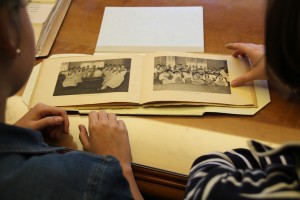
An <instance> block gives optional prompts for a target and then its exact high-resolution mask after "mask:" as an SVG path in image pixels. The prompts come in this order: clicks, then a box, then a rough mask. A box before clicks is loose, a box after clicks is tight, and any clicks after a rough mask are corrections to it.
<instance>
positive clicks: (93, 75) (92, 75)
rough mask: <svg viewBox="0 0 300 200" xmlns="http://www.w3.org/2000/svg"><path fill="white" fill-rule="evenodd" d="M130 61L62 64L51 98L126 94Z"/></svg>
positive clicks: (117, 60)
mask: <svg viewBox="0 0 300 200" xmlns="http://www.w3.org/2000/svg"><path fill="white" fill-rule="evenodd" d="M130 68H131V59H129V58H123V59H111V60H97V61H84V62H66V63H62V65H61V68H60V72H59V74H58V77H57V82H56V86H55V89H54V94H53V96H63V95H76V94H95V93H112V92H128V88H129V79H130Z"/></svg>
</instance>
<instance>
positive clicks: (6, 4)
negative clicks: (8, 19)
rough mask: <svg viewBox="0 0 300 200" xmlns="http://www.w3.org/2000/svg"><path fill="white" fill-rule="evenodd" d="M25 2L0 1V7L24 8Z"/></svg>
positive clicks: (16, 0)
mask: <svg viewBox="0 0 300 200" xmlns="http://www.w3.org/2000/svg"><path fill="white" fill-rule="evenodd" d="M29 2H30V1H27V0H0V7H4V6H26V4H27V3H29Z"/></svg>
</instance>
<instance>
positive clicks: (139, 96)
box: [25, 52, 270, 115]
mask: <svg viewBox="0 0 300 200" xmlns="http://www.w3.org/2000/svg"><path fill="white" fill-rule="evenodd" d="M247 70H248V67H247V64H246V62H245V61H244V60H243V59H239V58H234V57H232V56H230V55H212V54H192V53H181V52H157V53H149V54H146V55H145V54H144V55H143V54H133V53H126V54H125V53H123V54H115V53H114V54H104V55H101V54H100V55H97V54H96V55H93V56H84V55H82V56H67V57H64V56H62V57H59V58H49V59H45V60H44V61H43V62H42V63H41V65H40V68H39V70H38V71H37V72H36V73H33V75H32V77H31V78H30V80H31V81H30V82H31V83H30V84H28V87H29V88H27V92H25V93H26V94H25V95H26V98H25V102H26V103H27V104H28V106H29V107H32V106H34V105H35V104H36V103H39V102H43V103H45V104H49V105H52V106H60V107H64V108H65V109H67V110H69V111H78V112H80V113H87V112H89V111H90V110H98V109H108V110H113V112H115V113H119V114H137V115H202V114H203V113H204V112H220V113H233V114H254V113H255V112H256V111H258V110H259V109H260V108H262V107H263V106H264V105H266V104H267V103H268V102H269V101H270V99H269V93H268V88H267V86H266V85H265V83H264V85H263V86H262V85H260V86H259V85H255V84H249V85H245V86H241V87H236V88H233V87H231V86H230V82H231V80H233V79H234V78H236V77H238V76H240V75H241V74H244V73H245V72H246V71H247ZM28 91H29V92H28ZM261 92H263V94H262V96H261ZM258 95H260V97H259V98H258ZM262 98H263V100H262Z"/></svg>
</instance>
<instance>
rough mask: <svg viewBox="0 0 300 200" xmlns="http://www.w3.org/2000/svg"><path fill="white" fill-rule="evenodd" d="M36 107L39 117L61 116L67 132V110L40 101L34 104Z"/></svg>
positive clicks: (68, 124)
mask: <svg viewBox="0 0 300 200" xmlns="http://www.w3.org/2000/svg"><path fill="white" fill-rule="evenodd" d="M36 109H37V110H39V111H40V115H41V118H44V117H48V116H61V117H62V118H63V119H64V130H65V132H66V133H69V126H70V123H69V118H68V115H67V112H66V111H65V110H64V109H62V108H58V107H54V106H48V105H45V104H42V103H39V104H37V105H36Z"/></svg>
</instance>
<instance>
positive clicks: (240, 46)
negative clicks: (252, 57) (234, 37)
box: [225, 43, 253, 55]
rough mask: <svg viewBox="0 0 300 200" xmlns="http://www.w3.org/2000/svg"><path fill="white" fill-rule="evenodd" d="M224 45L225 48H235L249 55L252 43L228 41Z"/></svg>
mask: <svg viewBox="0 0 300 200" xmlns="http://www.w3.org/2000/svg"><path fill="white" fill-rule="evenodd" d="M225 47H226V48H227V49H230V50H236V51H239V52H241V53H242V54H246V55H249V53H251V49H252V48H253V45H251V44H245V43H230V44H226V45H225ZM251 47H252V48H251Z"/></svg>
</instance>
